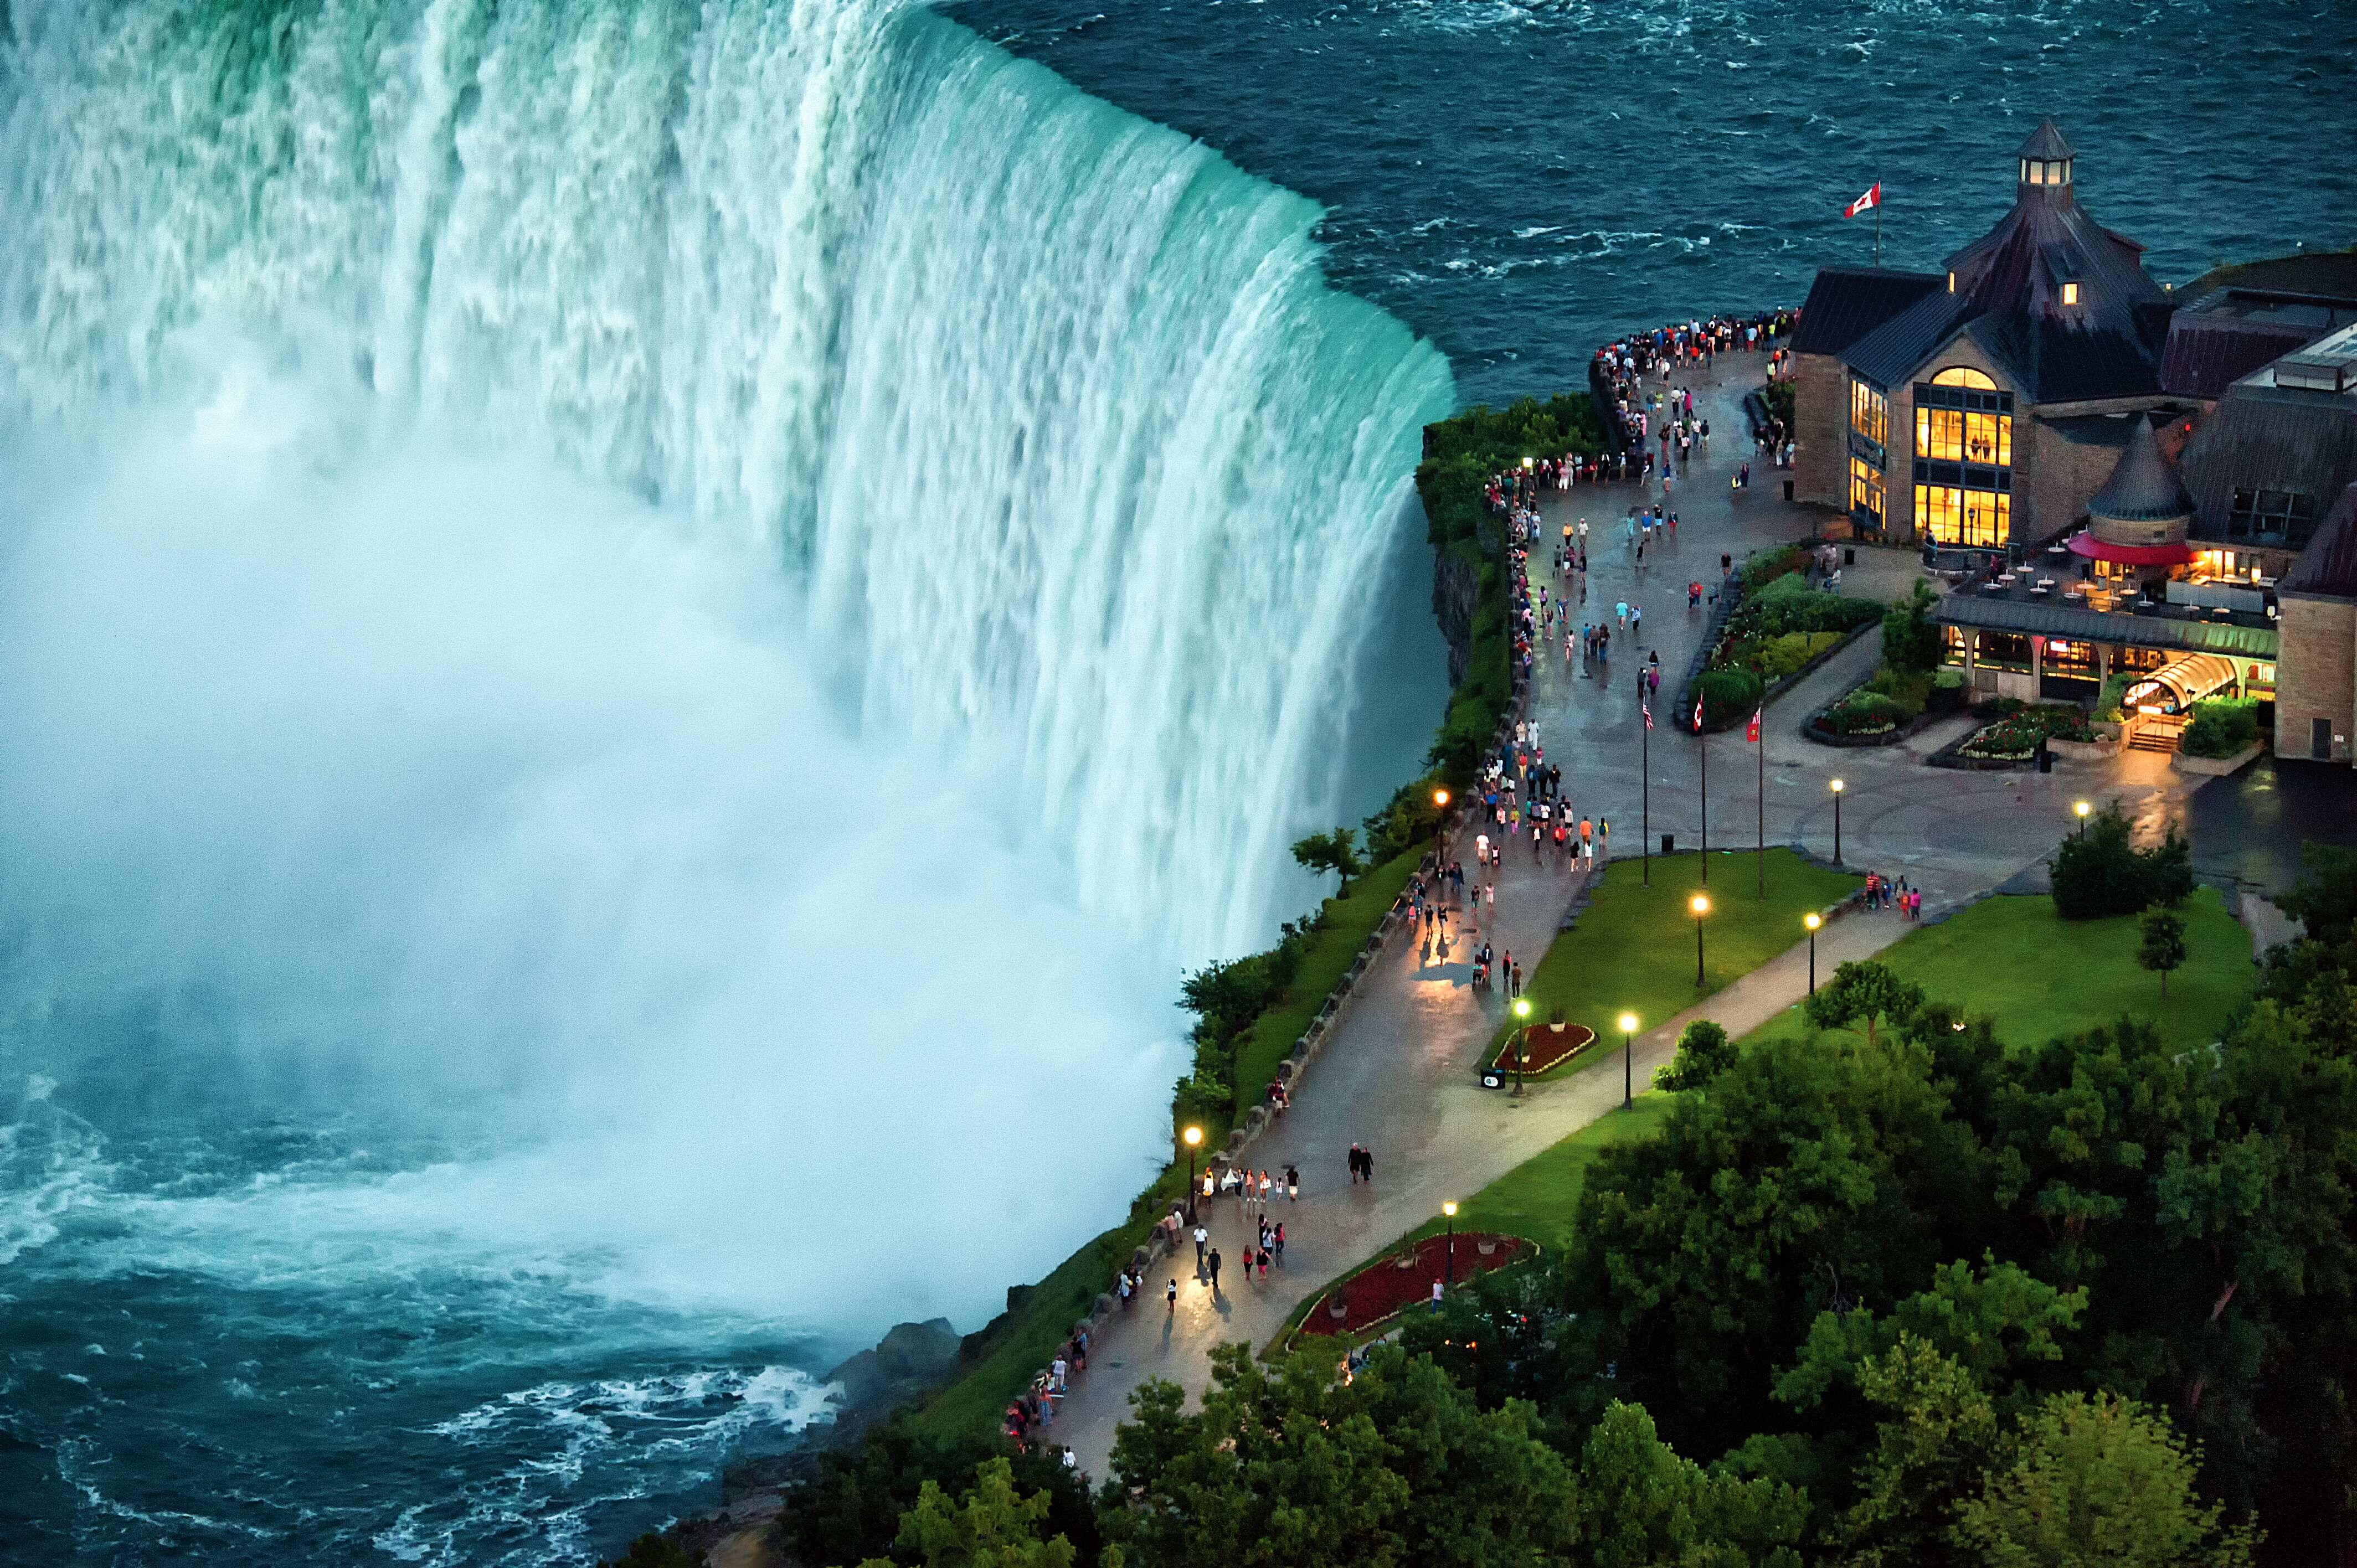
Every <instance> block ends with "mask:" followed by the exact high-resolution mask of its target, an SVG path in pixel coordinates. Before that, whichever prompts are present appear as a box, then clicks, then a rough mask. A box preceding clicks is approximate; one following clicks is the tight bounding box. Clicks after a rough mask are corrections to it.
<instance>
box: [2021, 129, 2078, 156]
mask: <svg viewBox="0 0 2357 1568" xmlns="http://www.w3.org/2000/svg"><path fill="white" fill-rule="evenodd" d="M2013 156H2015V157H2018V158H2067V157H2071V156H2074V149H2073V148H2072V145H2071V138H2070V137H2068V136H2065V135H2064V134H2062V133H2061V131H2060V130H2059V129H2057V128H2056V126H2055V124H2054V122H2053V121H2051V120H2040V122H2038V129H2036V130H2035V131H2032V132H2031V133H2029V140H2028V141H2026V142H2024V143H2022V144H2021V150H2020V151H2019V152H2018V153H2016V154H2014V155H2013Z"/></svg>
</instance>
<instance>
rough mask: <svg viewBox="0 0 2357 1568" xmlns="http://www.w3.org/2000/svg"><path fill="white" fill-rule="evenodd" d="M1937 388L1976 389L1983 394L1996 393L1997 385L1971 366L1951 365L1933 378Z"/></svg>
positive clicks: (1933, 383)
mask: <svg viewBox="0 0 2357 1568" xmlns="http://www.w3.org/2000/svg"><path fill="white" fill-rule="evenodd" d="M1932 385H1933V386H1935V387H1975V388H1977V389H1979V390H1980V391H1982V392H1995V391H1996V382H1995V381H1991V380H1989V379H1988V378H1987V377H1986V376H1985V375H1983V374H1981V373H1980V371H1976V370H1974V369H1973V368H1972V367H1971V366H1970V365H1950V366H1949V367H1948V368H1947V369H1946V370H1944V371H1941V372H1940V373H1939V374H1938V375H1936V376H1933V377H1932Z"/></svg>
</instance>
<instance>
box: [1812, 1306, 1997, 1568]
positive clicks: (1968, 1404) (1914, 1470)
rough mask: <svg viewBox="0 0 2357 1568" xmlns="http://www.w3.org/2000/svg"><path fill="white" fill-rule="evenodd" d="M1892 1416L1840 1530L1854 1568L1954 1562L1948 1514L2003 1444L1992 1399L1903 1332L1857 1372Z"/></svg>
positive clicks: (1881, 1428)
mask: <svg viewBox="0 0 2357 1568" xmlns="http://www.w3.org/2000/svg"><path fill="white" fill-rule="evenodd" d="M1858 1382H1859V1388H1860V1390H1861V1391H1863V1392H1864V1393H1865V1395H1866V1397H1867V1400H1868V1401H1870V1402H1872V1403H1873V1404H1874V1405H1875V1406H1876V1407H1877V1408H1878V1409H1879V1410H1881V1411H1883V1412H1885V1413H1884V1415H1883V1418H1882V1420H1881V1422H1880V1423H1878V1425H1877V1426H1876V1428H1875V1433H1874V1444H1873V1446H1872V1448H1871V1449H1869V1450H1868V1451H1867V1453H1866V1455H1864V1456H1863V1457H1862V1459H1861V1462H1860V1463H1859V1465H1858V1467H1857V1500H1856V1501H1855V1502H1853V1503H1852V1504H1851V1505H1850V1506H1849V1508H1848V1509H1846V1510H1845V1511H1844V1512H1843V1513H1842V1515H1841V1516H1840V1518H1839V1520H1838V1521H1837V1522H1836V1523H1835V1529H1834V1534H1835V1538H1836V1539H1837V1540H1838V1541H1840V1542H1841V1543H1842V1545H1843V1546H1844V1547H1845V1548H1846V1552H1845V1555H1844V1557H1843V1561H1844V1562H1845V1563H1848V1564H1851V1565H1853V1568H1917V1565H1919V1564H1929V1563H1942V1562H1943V1561H1945V1560H1946V1553H1945V1552H1942V1551H1940V1550H1939V1547H1940V1544H1941V1543H1942V1541H1943V1538H1944V1537H1945V1536H1946V1534H1947V1532H1948V1530H1949V1528H1950V1512H1951V1510H1952V1509H1953V1508H1954V1506H1955V1504H1956V1502H1957V1500H1958V1499H1960V1498H1963V1497H1964V1495H1965V1493H1966V1491H1967V1489H1968V1488H1969V1487H1971V1485H1972V1484H1973V1481H1974V1478H1975V1477H1976V1476H1977V1475H1978V1474H1979V1473H1980V1471H1981V1468H1982V1466H1984V1465H1985V1464H1986V1462H1987V1459H1988V1456H1989V1455H1990V1453H1991V1451H1992V1449H1993V1447H1994V1445H1995V1444H1996V1436H1997V1422H1996V1411H1995V1410H1994V1409H1993V1408H1992V1407H1991V1406H1990V1404H1989V1398H1988V1395H1987V1393H1986V1391H1984V1390H1983V1389H1982V1388H1981V1386H1980V1384H1979V1383H1978V1381H1976V1380H1975V1379H1974V1377H1973V1375H1972V1374H1971V1373H1970V1372H1967V1371H1966V1370H1964V1368H1963V1367H1961V1366H1959V1365H1957V1363H1956V1361H1955V1360H1954V1359H1953V1358H1952V1357H1948V1356H1943V1355H1942V1354H1940V1352H1939V1350H1938V1349H1936V1348H1934V1347H1933V1346H1932V1345H1931V1344H1930V1343H1929V1342H1928V1341H1925V1340H1922V1339H1918V1338H1917V1337H1915V1336H1913V1335H1911V1334H1901V1335H1900V1337H1899V1341H1898V1343H1897V1344H1895V1345H1893V1346H1892V1347H1891V1348H1889V1350H1887V1351H1885V1352H1884V1353H1883V1354H1881V1355H1879V1356H1877V1357H1874V1358H1872V1359H1869V1360H1867V1362H1865V1363H1864V1364H1863V1365H1861V1366H1860V1367H1859V1369H1858Z"/></svg>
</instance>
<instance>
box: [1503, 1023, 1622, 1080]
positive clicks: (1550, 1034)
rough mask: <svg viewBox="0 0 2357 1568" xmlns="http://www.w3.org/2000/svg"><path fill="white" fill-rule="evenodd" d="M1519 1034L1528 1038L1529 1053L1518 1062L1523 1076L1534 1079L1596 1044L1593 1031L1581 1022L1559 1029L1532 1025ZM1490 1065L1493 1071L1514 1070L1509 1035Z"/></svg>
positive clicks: (1512, 1038) (1512, 1047)
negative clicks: (1520, 1062) (1520, 1064)
mask: <svg viewBox="0 0 2357 1568" xmlns="http://www.w3.org/2000/svg"><path fill="white" fill-rule="evenodd" d="M1523 1034H1524V1035H1526V1036H1529V1038H1530V1047H1529V1048H1530V1055H1529V1056H1528V1057H1527V1058H1524V1060H1523V1064H1522V1069H1523V1077H1524V1078H1535V1077H1537V1076H1538V1075H1539V1074H1540V1073H1543V1072H1548V1071H1551V1070H1553V1069H1555V1068H1559V1067H1561V1066H1562V1065H1563V1064H1564V1063H1566V1062H1567V1061H1569V1060H1570V1059H1571V1058H1574V1057H1576V1056H1577V1055H1578V1054H1579V1053H1580V1052H1582V1051H1584V1050H1586V1049H1587V1047H1590V1046H1592V1045H1594V1044H1595V1043H1596V1031H1595V1030H1593V1029H1591V1028H1589V1027H1587V1026H1586V1025H1585V1024H1566V1025H1565V1026H1563V1027H1562V1028H1560V1029H1558V1028H1556V1027H1555V1026H1554V1025H1552V1024H1534V1025H1532V1026H1530V1027H1529V1028H1527V1029H1524V1030H1523ZM1490 1066H1491V1070H1493V1071H1497V1072H1512V1071H1513V1070H1514V1036H1512V1035H1508V1036H1506V1040H1505V1043H1504V1044H1503V1045H1501V1046H1500V1047H1498V1055H1497V1058H1496V1059H1495V1060H1494V1061H1492V1062H1491V1064H1490Z"/></svg>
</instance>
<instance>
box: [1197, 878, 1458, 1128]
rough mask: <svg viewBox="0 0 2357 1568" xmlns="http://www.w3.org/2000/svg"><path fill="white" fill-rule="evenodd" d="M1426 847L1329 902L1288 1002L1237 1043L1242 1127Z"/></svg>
mask: <svg viewBox="0 0 2357 1568" xmlns="http://www.w3.org/2000/svg"><path fill="white" fill-rule="evenodd" d="M1425 849H1426V846H1425V845H1423V844H1418V845H1417V846H1416V847H1415V848H1414V849H1412V850H1408V851H1406V852H1405V853H1403V854H1396V855H1394V856H1393V857H1392V858H1391V859H1390V860H1387V861H1385V862H1384V863H1383V865H1379V866H1377V867H1375V868H1374V869H1373V870H1372V871H1370V872H1368V873H1367V874H1366V875H1364V876H1361V877H1360V878H1359V880H1358V881H1356V882H1354V883H1352V884H1351V894H1350V897H1347V898H1329V899H1327V900H1326V929H1324V930H1321V931H1319V932H1318V940H1316V941H1315V942H1313V943H1311V944H1310V947H1309V950H1308V952H1305V953H1303V954H1302V955H1301V968H1300V970H1299V971H1298V972H1296V973H1295V975H1294V977H1293V983H1292V984H1291V985H1289V986H1287V987H1286V993H1285V1000H1284V1001H1282V1002H1280V1003H1278V1004H1276V1005H1275V1006H1274V1007H1272V1008H1270V1009H1269V1010H1268V1011H1267V1012H1265V1013H1263V1014H1262V1015H1260V1021H1259V1022H1257V1023H1255V1024H1254V1026H1252V1027H1251V1028H1249V1029H1247V1030H1245V1031H1244V1035H1243V1038H1242V1039H1240V1040H1238V1041H1237V1042H1236V1119H1237V1120H1238V1121H1239V1122H1241V1121H1242V1120H1243V1115H1244V1112H1246V1111H1249V1110H1250V1109H1251V1108H1252V1107H1254V1106H1255V1105H1257V1104H1259V1103H1260V1098H1261V1096H1262V1095H1263V1094H1264V1093H1265V1092H1266V1091H1267V1090H1268V1080H1269V1079H1273V1078H1275V1076H1276V1064H1277V1063H1279V1062H1281V1061H1283V1060H1284V1059H1285V1058H1286V1053H1288V1052H1290V1051H1291V1050H1292V1049H1293V1046H1294V1042H1295V1041H1297V1040H1298V1039H1300V1038H1301V1036H1302V1032H1303V1031H1304V1030H1306V1029H1308V1027H1309V1021H1310V1020H1311V1019H1312V1018H1315V1017H1316V1016H1318V1008H1320V1007H1322V1006H1324V1005H1325V1004H1326V998H1327V996H1328V995H1329V994H1330V993H1332V992H1333V989H1334V987H1335V986H1337V985H1339V984H1340V983H1341V982H1342V976H1344V975H1345V974H1348V973H1349V972H1350V971H1351V961H1353V960H1354V959H1356V958H1357V957H1358V956H1359V950H1361V948H1363V947H1365V946H1366V945H1367V939H1368V938H1369V937H1371V936H1372V935H1373V934H1374V930H1375V927H1376V926H1378V925H1379V924H1381V923H1382V921H1383V913H1384V911H1385V910H1387V909H1389V908H1391V907H1392V905H1393V903H1394V901H1396V900H1397V899H1398V897H1399V896H1400V890H1401V889H1402V888H1404V887H1405V886H1407V881H1408V878H1409V877H1411V876H1413V875H1415V868H1416V864H1417V863H1418V862H1419V861H1421V860H1422V859H1423V858H1424V854H1425ZM1223 1137H1224V1134H1223Z"/></svg>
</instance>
